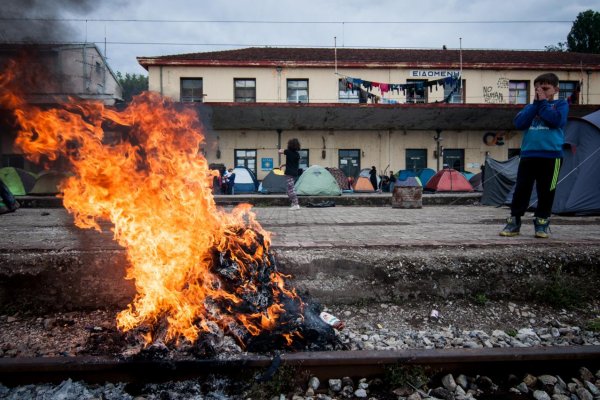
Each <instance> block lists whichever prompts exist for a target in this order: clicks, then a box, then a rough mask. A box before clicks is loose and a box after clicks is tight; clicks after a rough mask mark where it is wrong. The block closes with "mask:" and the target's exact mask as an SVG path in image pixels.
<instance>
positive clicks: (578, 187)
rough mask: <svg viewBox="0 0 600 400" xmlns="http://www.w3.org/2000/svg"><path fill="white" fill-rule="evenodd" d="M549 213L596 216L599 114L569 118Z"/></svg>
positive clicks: (599, 205) (599, 181)
mask: <svg viewBox="0 0 600 400" xmlns="http://www.w3.org/2000/svg"><path fill="white" fill-rule="evenodd" d="M565 144H566V146H565V147H566V149H565V150H564V155H563V165H562V168H561V170H560V175H559V177H558V184H557V186H556V195H555V197H554V206H553V207H552V212H553V213H555V214H577V215H580V214H581V215H584V214H600V178H599V176H600V111H596V112H594V113H592V114H588V115H586V116H585V117H583V118H569V121H568V123H567V126H566V127H565Z"/></svg>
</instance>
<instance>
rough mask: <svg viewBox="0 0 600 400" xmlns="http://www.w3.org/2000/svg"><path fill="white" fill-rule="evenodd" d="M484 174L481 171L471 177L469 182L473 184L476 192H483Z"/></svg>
mask: <svg viewBox="0 0 600 400" xmlns="http://www.w3.org/2000/svg"><path fill="white" fill-rule="evenodd" d="M482 176H483V174H482V173H481V172H478V173H476V174H475V175H473V176H472V177H471V178H470V179H469V183H470V184H471V186H473V190H475V191H476V192H483V181H482V180H481V178H482Z"/></svg>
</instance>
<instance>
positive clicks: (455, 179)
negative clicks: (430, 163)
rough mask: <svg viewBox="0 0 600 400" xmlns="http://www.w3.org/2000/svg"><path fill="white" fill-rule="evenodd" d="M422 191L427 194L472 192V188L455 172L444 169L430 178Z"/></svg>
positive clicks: (462, 176) (463, 177)
mask: <svg viewBox="0 0 600 400" xmlns="http://www.w3.org/2000/svg"><path fill="white" fill-rule="evenodd" d="M423 190H426V191H428V192H472V191H473V186H471V184H470V183H469V181H468V180H467V178H465V176H464V175H463V174H461V173H460V172H458V171H457V170H455V169H452V168H444V169H442V170H441V171H438V172H437V173H436V174H435V175H434V176H432V177H431V179H430V180H429V182H427V185H426V186H425V188H424V189H423Z"/></svg>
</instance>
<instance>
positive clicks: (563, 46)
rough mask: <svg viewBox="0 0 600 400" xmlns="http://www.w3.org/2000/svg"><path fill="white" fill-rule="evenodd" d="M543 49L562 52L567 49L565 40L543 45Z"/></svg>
mask: <svg viewBox="0 0 600 400" xmlns="http://www.w3.org/2000/svg"><path fill="white" fill-rule="evenodd" d="M544 49H545V50H546V51H559V52H564V51H567V50H568V47H567V42H558V43H557V44H551V45H549V46H545V47H544Z"/></svg>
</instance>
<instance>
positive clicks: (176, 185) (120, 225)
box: [0, 69, 333, 350]
mask: <svg viewBox="0 0 600 400" xmlns="http://www.w3.org/2000/svg"><path fill="white" fill-rule="evenodd" d="M10 71H11V70H10V69H9V71H8V72H5V73H2V74H0V107H2V108H6V109H9V110H12V112H13V114H14V116H15V120H16V125H17V127H18V136H17V140H16V143H17V145H18V146H19V147H20V148H21V149H22V150H23V151H24V153H25V154H26V155H27V157H28V158H29V159H31V160H33V161H34V162H37V163H51V162H52V161H54V160H57V159H59V158H66V159H67V160H68V161H69V164H70V165H71V167H72V172H73V174H74V175H73V176H72V177H70V178H68V179H67V180H66V181H64V182H63V183H62V184H61V185H62V186H61V189H62V190H63V191H64V205H65V207H66V208H67V210H68V211H69V212H71V213H72V214H73V215H74V218H75V224H76V225H77V226H78V227H80V228H93V229H96V230H100V225H99V223H98V222H99V221H100V220H109V221H111V222H112V224H113V232H114V239H115V240H116V241H117V242H118V243H119V244H120V245H122V246H123V247H124V248H125V249H126V251H127V258H128V261H129V263H130V266H129V268H128V275H127V277H128V279H133V280H135V286H136V289H137V295H136V296H135V298H134V299H133V301H132V303H131V304H130V305H129V307H128V309H127V310H124V311H122V312H120V313H119V315H118V317H117V326H118V327H119V329H121V330H122V331H138V332H140V333H143V335H144V339H145V341H146V343H147V344H150V343H153V342H155V341H159V340H160V341H164V342H165V343H172V344H180V343H182V342H188V343H195V342H197V341H199V340H200V339H201V338H202V336H203V335H210V334H215V330H220V331H221V332H222V333H225V334H228V335H231V336H233V337H234V338H235V339H236V341H237V342H238V344H239V345H240V346H242V347H243V348H246V349H248V350H260V349H262V348H263V347H266V348H268V349H273V348H277V347H291V348H304V347H305V346H306V345H307V343H310V342H311V341H313V340H316V337H315V336H316V335H317V334H316V332H321V337H320V339H321V340H324V341H329V340H331V338H332V337H333V334H332V333H333V331H332V329H331V328H330V327H329V326H327V325H326V324H324V323H323V322H322V321H321V320H320V319H319V317H318V314H313V313H312V312H311V313H309V312H306V311H307V306H306V304H305V303H304V302H303V301H302V299H301V298H300V297H299V296H298V295H297V294H296V292H295V290H294V289H291V288H289V287H287V286H286V282H285V278H286V276H284V275H282V274H281V273H280V272H278V271H277V266H276V263H275V259H274V257H273V255H272V253H271V252H270V251H269V247H270V236H269V233H268V232H266V231H265V230H264V229H263V228H262V227H261V226H260V224H259V223H258V222H257V221H256V219H255V215H254V213H253V212H252V211H251V209H250V206H249V205H240V206H238V207H237V208H235V209H234V210H233V211H231V212H226V211H225V210H223V209H221V208H218V207H217V206H216V204H215V202H214V199H213V197H212V190H211V183H212V181H213V176H214V174H216V171H211V170H209V168H208V165H207V161H206V159H204V157H203V156H202V155H201V153H200V152H199V150H200V148H201V146H202V145H203V141H204V137H203V135H202V127H201V124H200V122H199V120H198V118H197V114H196V112H195V110H194V109H193V108H190V107H183V106H181V105H177V104H176V103H173V102H172V101H170V100H168V99H165V98H162V97H160V96H159V95H157V94H152V93H145V94H143V95H140V96H138V97H137V98H135V99H134V101H133V102H132V103H131V104H130V105H129V106H128V107H127V108H126V109H124V110H123V111H120V112H119V111H117V110H115V109H109V108H106V107H105V106H104V105H103V104H102V103H96V102H83V101H77V100H74V99H72V100H70V101H69V102H68V103H66V104H62V105H61V106H60V107H57V108H48V109H42V108H40V107H36V106H32V105H30V104H27V103H26V102H25V101H24V100H23V98H22V97H20V96H18V95H17V91H15V90H14V88H12V87H11V86H12V84H13V82H14V81H15V80H14V79H13V76H12V75H11V72H10ZM124 127H126V128H124ZM105 129H107V130H109V129H110V130H116V129H119V130H121V131H123V132H124V133H123V134H122V135H121V138H120V139H119V140H116V141H114V143H107V140H106V138H105ZM322 333H325V335H324V336H323V334H322Z"/></svg>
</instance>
